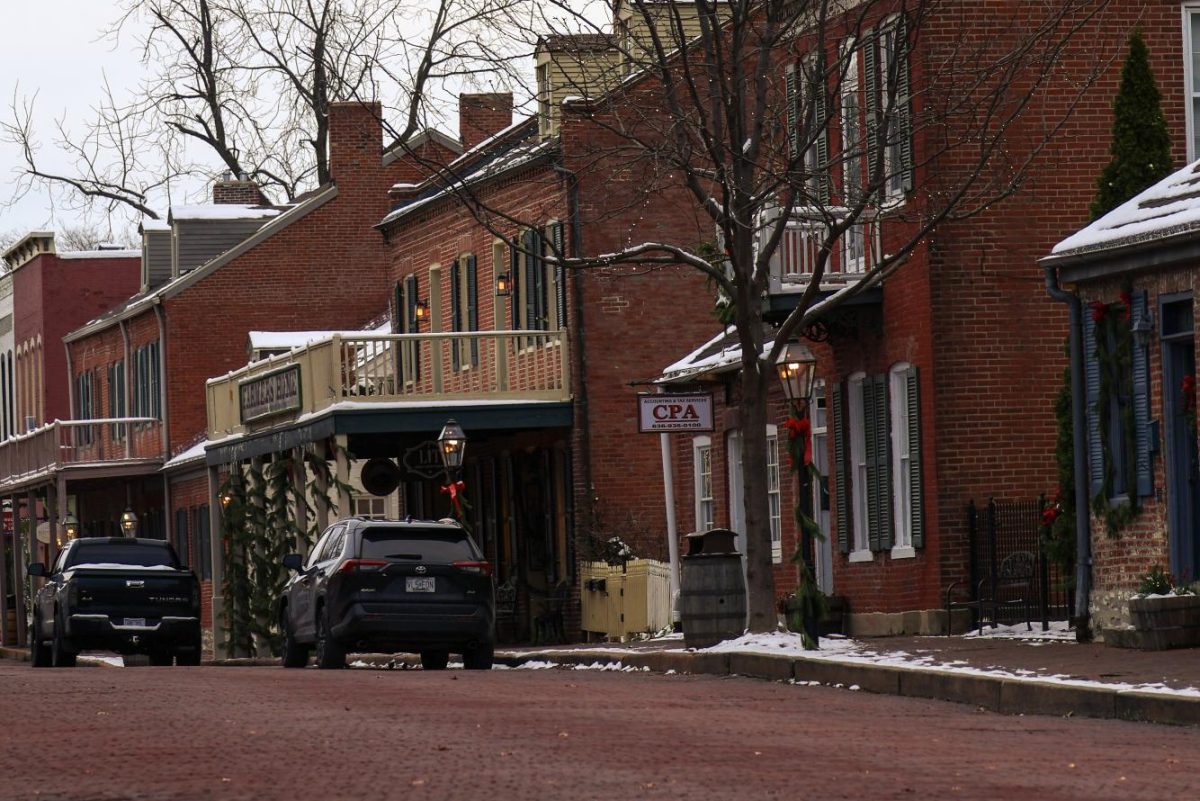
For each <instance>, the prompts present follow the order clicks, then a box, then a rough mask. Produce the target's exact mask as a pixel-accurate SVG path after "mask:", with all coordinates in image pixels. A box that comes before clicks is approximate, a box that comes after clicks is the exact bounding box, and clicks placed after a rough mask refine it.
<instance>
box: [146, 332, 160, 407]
mask: <svg viewBox="0 0 1200 801" xmlns="http://www.w3.org/2000/svg"><path fill="white" fill-rule="evenodd" d="M159 353H160V349H159V344H158V342H157V341H154V342H151V343H150V354H149V356H150V365H149V369H150V409H151V412H150V416H151V417H158V418H160V419H161V418H162V392H161V386H162V385H161V383H160V382H161V380H162V371H161V370H160V365H161V362H160V360H159Z"/></svg>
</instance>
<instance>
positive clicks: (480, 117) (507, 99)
mask: <svg viewBox="0 0 1200 801" xmlns="http://www.w3.org/2000/svg"><path fill="white" fill-rule="evenodd" d="M512 117H513V96H512V92H493V93H488V94H463V95H459V96H458V138H459V140H460V141H461V142H462V147H463V150H470V149H471V148H473V147H475V146H476V145H478V144H479V143H480V142H482V141H483V140H485V139H487V138H488V137H490V136H494V135H496V134H498V133H500V132H501V131H503V130H504V129H505V128H507V127H508V126H510V125H512Z"/></svg>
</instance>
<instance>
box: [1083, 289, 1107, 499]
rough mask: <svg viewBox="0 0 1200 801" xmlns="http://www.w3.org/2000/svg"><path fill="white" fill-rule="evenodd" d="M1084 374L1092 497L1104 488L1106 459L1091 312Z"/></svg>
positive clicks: (1085, 320) (1085, 325)
mask: <svg viewBox="0 0 1200 801" xmlns="http://www.w3.org/2000/svg"><path fill="white" fill-rule="evenodd" d="M1083 368H1084V369H1083V374H1084V386H1085V388H1086V390H1087V429H1088V476H1089V479H1090V484H1091V491H1090V492H1089V493H1088V494H1089V496H1090V497H1093V498H1094V497H1095V496H1096V495H1098V494H1099V493H1100V490H1101V489H1103V487H1104V458H1103V455H1102V454H1101V448H1100V417H1099V412H1098V411H1097V409H1096V404H1097V403H1098V402H1099V400H1100V360H1099V359H1097V358H1096V323H1095V322H1094V321H1093V320H1092V315H1091V310H1090V309H1087V308H1085V309H1084V311H1083Z"/></svg>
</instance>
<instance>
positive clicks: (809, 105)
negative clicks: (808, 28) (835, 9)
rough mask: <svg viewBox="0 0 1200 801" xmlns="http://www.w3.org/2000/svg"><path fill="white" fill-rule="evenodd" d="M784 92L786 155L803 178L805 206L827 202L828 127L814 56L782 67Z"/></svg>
mask: <svg viewBox="0 0 1200 801" xmlns="http://www.w3.org/2000/svg"><path fill="white" fill-rule="evenodd" d="M783 80H784V93H785V96H786V108H787V115H786V117H787V119H786V123H787V132H788V152H789V154H790V156H791V158H792V159H793V160H798V162H799V163H797V164H796V167H797V168H798V169H800V170H801V171H802V173H803V175H804V178H803V180H804V187H805V193H806V194H807V196H808V201H807V203H806V202H805V201H803V200H801V201H798V205H800V206H805V205H812V206H815V205H819V204H821V203H824V202H826V201H827V200H828V177H827V175H826V172H825V165H826V163H827V162H828V160H829V156H828V154H829V140H828V130H827V128H828V126H827V124H826V113H825V107H826V100H825V86H824V80H825V76H824V67H823V62H822V61H820V60H819V59H818V58H817V56H816V54H811V55H809V56H807V57H805V58H803V59H801V60H800V62H799V63H797V64H788V65H787V66H785V67H784V76H783Z"/></svg>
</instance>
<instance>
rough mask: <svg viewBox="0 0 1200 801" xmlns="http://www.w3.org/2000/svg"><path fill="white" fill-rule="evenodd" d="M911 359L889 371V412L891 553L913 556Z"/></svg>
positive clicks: (893, 366)
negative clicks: (910, 430) (909, 380)
mask: <svg viewBox="0 0 1200 801" xmlns="http://www.w3.org/2000/svg"><path fill="white" fill-rule="evenodd" d="M910 367H911V365H909V364H908V362H899V363H898V364H894V365H892V367H891V369H890V370H889V371H888V395H889V406H890V407H891V408H890V409H889V412H890V414H891V417H892V419H891V428H892V520H893V521H894V525H893V531H894V532H895V538H894V540H893V545H892V551H891V557H892V558H893V559H911V558H913V557H915V556H916V555H917V551H916V549H915V548H913V540H912V503H913V497H912V496H913V492H912V449H911V447H910V444H909V441H908V423H909V416H910V415H911V414H913V410H912V409H910V408H908V371H909V368H910Z"/></svg>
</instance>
